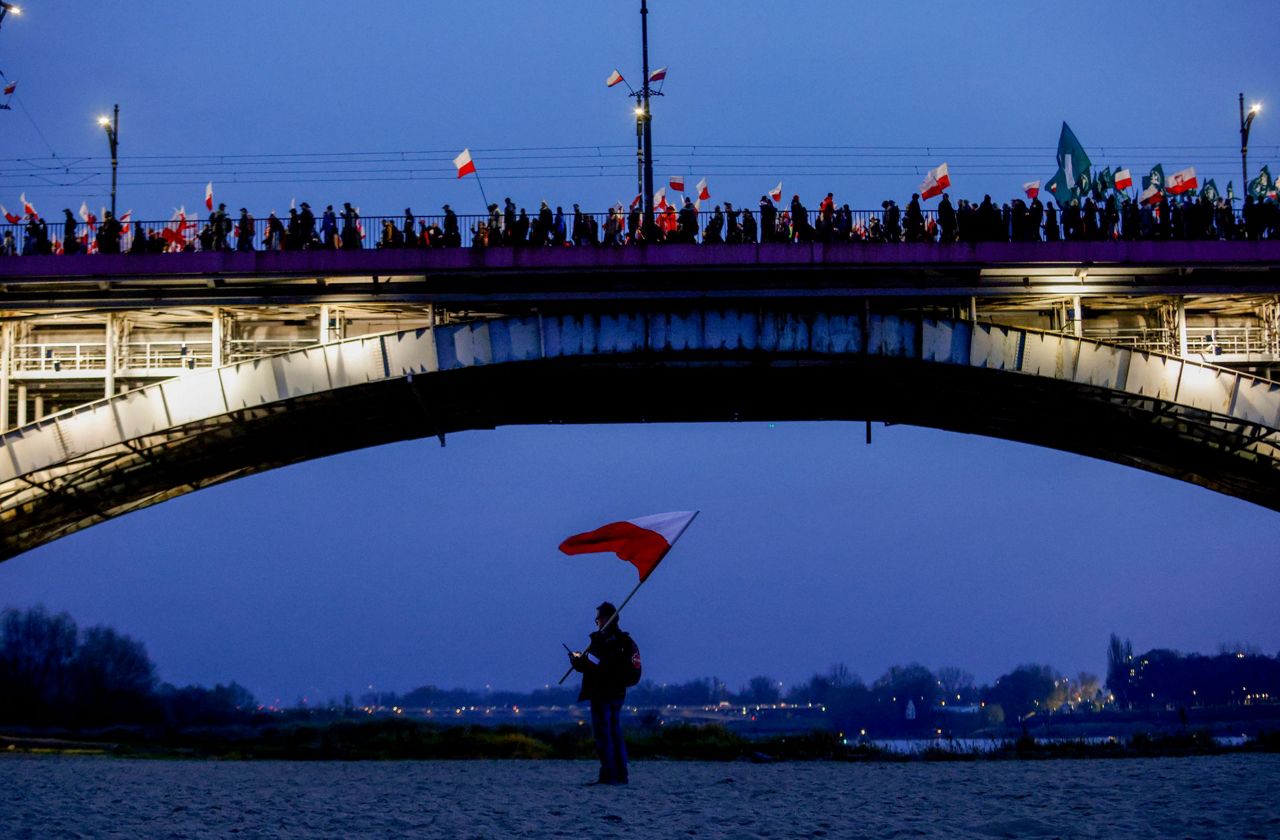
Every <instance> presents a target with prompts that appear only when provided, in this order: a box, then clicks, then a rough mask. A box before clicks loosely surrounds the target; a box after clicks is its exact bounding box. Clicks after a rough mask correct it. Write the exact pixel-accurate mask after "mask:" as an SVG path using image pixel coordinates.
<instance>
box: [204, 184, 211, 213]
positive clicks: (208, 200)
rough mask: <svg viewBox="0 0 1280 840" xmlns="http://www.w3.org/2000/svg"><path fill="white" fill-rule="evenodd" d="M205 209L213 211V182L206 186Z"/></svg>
mask: <svg viewBox="0 0 1280 840" xmlns="http://www.w3.org/2000/svg"><path fill="white" fill-rule="evenodd" d="M204 208H205V209H206V210H212V209H213V181H210V182H209V183H207V184H205V185H204Z"/></svg>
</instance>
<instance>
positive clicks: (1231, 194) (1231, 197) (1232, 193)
mask: <svg viewBox="0 0 1280 840" xmlns="http://www.w3.org/2000/svg"><path fill="white" fill-rule="evenodd" d="M1235 200H1236V188H1235V187H1233V186H1231V182H1230V181H1227V203H1228V204H1230V203H1231V202H1233V201H1235Z"/></svg>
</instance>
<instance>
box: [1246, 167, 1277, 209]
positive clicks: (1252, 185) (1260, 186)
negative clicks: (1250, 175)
mask: <svg viewBox="0 0 1280 840" xmlns="http://www.w3.org/2000/svg"><path fill="white" fill-rule="evenodd" d="M1273 187H1275V181H1273V180H1271V170H1270V169H1267V168H1266V167H1265V166H1264V167H1262V171H1261V172H1259V173H1258V177H1257V178H1254V179H1253V180H1252V181H1250V182H1249V195H1250V196H1252V197H1253V200H1254V201H1261V200H1262V199H1264V198H1266V197H1267V193H1269V192H1271V190H1272V188H1273Z"/></svg>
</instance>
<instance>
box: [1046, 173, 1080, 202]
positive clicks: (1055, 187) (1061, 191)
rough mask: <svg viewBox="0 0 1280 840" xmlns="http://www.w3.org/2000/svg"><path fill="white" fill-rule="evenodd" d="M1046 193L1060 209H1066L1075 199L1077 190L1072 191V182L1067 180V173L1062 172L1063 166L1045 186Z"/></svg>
mask: <svg viewBox="0 0 1280 840" xmlns="http://www.w3.org/2000/svg"><path fill="white" fill-rule="evenodd" d="M1045 191H1046V192H1048V193H1049V194H1050V195H1052V196H1053V199H1054V201H1057V202H1058V206H1059V207H1066V206H1067V205H1068V204H1070V203H1071V199H1073V198H1075V190H1073V189H1072V187H1071V182H1070V181H1069V180H1067V173H1065V172H1063V171H1062V167H1061V166H1059V167H1058V171H1057V172H1056V173H1054V176H1053V177H1052V178H1050V179H1049V183H1048V184H1046V185H1045Z"/></svg>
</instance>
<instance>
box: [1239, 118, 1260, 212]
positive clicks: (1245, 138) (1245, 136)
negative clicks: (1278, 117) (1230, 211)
mask: <svg viewBox="0 0 1280 840" xmlns="http://www.w3.org/2000/svg"><path fill="white" fill-rule="evenodd" d="M1261 110H1262V106H1261V105H1259V104H1257V103H1256V102H1255V103H1254V105H1253V107H1251V108H1250V109H1249V113H1248V114H1247V115H1246V114H1245V112H1244V93H1241V94H1240V189H1241V190H1242V191H1243V192H1244V194H1245V195H1248V190H1249V127H1250V126H1252V125H1253V118H1254V117H1256V116H1258V112H1259V111H1261Z"/></svg>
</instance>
